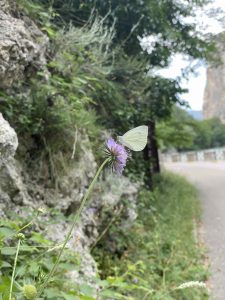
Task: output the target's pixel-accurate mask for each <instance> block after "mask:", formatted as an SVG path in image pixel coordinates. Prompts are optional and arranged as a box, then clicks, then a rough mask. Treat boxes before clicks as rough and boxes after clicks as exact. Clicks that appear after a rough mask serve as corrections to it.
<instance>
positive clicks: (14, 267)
mask: <svg viewBox="0 0 225 300" xmlns="http://www.w3.org/2000/svg"><path fill="white" fill-rule="evenodd" d="M20 243H21V239H20V238H19V240H18V244H17V248H16V256H15V259H14V265H13V272H12V277H11V283H10V290H9V300H11V299H12V290H13V284H14V279H15V272H16V265H17V260H18V255H19V251H20Z"/></svg>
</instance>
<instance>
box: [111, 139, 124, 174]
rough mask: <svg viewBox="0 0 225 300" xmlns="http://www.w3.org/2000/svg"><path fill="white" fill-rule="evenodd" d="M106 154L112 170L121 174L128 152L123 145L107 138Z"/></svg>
mask: <svg viewBox="0 0 225 300" xmlns="http://www.w3.org/2000/svg"><path fill="white" fill-rule="evenodd" d="M106 154H107V156H109V157H111V160H110V164H111V166H112V170H113V171H115V172H116V173H118V174H120V175H121V174H122V173H123V170H124V168H125V166H126V161H127V158H128V153H127V151H126V150H125V148H124V146H123V145H120V144H118V143H116V142H115V141H114V139H112V138H109V139H108V140H107V142H106Z"/></svg>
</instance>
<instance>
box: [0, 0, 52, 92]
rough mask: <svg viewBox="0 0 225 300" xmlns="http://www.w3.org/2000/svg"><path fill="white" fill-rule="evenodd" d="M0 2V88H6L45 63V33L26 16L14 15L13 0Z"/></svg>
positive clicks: (46, 41)
mask: <svg viewBox="0 0 225 300" xmlns="http://www.w3.org/2000/svg"><path fill="white" fill-rule="evenodd" d="M0 2H1V3H0V88H9V87H11V85H12V84H13V83H14V82H15V81H16V82H17V81H18V80H22V79H23V78H24V77H25V76H26V74H27V73H29V71H30V70H32V69H39V70H40V68H42V67H43V66H45V64H46V60H45V52H46V50H47V46H48V37H47V36H46V35H44V34H43V33H42V32H41V31H40V30H39V29H38V27H37V26H36V25H35V24H34V22H33V21H31V20H30V19H29V18H27V17H22V16H21V18H17V17H16V9H15V1H7V0H1V1H0ZM13 9H15V11H13Z"/></svg>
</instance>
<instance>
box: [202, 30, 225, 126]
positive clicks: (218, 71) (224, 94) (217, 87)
mask: <svg viewBox="0 0 225 300" xmlns="http://www.w3.org/2000/svg"><path fill="white" fill-rule="evenodd" d="M223 39H224V36H223V35H221V34H220V35H218V36H217V40H218V41H219V42H217V43H218V52H217V56H218V57H217V58H219V59H220V61H219V62H218V63H215V62H214V63H212V64H211V65H209V66H208V68H207V80H206V86H205V91H204V100H203V116H204V119H210V118H219V119H220V120H221V121H222V122H223V123H225V54H224V53H225V51H224V46H223V42H221V40H223Z"/></svg>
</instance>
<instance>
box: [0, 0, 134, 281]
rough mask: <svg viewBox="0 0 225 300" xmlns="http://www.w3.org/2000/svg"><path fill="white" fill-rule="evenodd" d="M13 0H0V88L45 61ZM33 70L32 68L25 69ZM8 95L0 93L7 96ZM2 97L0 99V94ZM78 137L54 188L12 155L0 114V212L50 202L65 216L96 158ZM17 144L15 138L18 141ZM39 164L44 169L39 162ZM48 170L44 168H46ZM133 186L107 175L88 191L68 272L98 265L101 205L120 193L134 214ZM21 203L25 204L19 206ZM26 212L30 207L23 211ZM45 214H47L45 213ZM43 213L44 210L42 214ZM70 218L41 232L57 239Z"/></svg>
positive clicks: (111, 205)
mask: <svg viewBox="0 0 225 300" xmlns="http://www.w3.org/2000/svg"><path fill="white" fill-rule="evenodd" d="M14 5H15V2H14V1H7V0H1V1H0V88H1V90H2V91H4V90H6V89H11V88H13V86H14V85H15V84H17V83H19V82H20V81H22V80H24V79H26V77H29V76H31V74H32V73H35V71H36V70H40V68H43V69H44V67H45V64H46V52H47V49H48V38H47V36H46V35H44V34H43V33H42V32H41V31H40V30H39V29H38V27H37V26H36V25H35V24H34V22H33V21H31V20H30V19H29V18H27V17H25V16H23V15H22V14H21V16H20V15H18V14H17V13H16V12H15V10H13V7H14ZM30 70H32V72H30ZM6 100H7V99H4V101H6ZM0 101H1V99H0ZM78 138H79V148H80V155H79V157H76V159H71V161H70V164H69V166H68V167H67V169H66V170H64V173H63V174H61V176H60V178H59V180H58V183H57V188H56V186H55V185H54V184H52V183H51V182H50V180H49V178H48V176H46V174H45V176H44V177H43V172H39V171H40V166H38V165H36V166H34V164H33V165H32V166H31V165H30V162H29V161H27V160H26V161H25V158H23V157H22V158H21V157H16V158H14V155H15V151H16V149H17V146H18V139H17V135H16V132H15V131H14V129H13V128H11V126H10V125H9V123H8V122H7V121H6V120H5V119H4V118H3V117H2V115H1V114H0V210H1V213H0V215H1V217H4V218H6V217H10V216H9V214H8V212H12V211H13V212H15V213H17V214H19V215H22V216H23V214H24V213H25V211H29V210H37V209H38V208H39V207H42V208H43V207H44V208H46V209H47V210H48V208H54V209H57V210H58V211H60V212H61V213H62V214H64V215H65V216H69V215H71V214H73V213H75V212H76V210H77V208H78V206H79V203H80V201H81V199H82V196H83V195H84V193H85V191H86V189H87V186H88V184H89V182H90V180H91V179H92V178H93V176H94V174H95V172H96V169H97V164H96V162H95V157H94V155H93V152H92V149H91V147H90V142H89V139H88V137H87V136H86V135H85V133H82V136H80V137H78ZM19 144H20V143H19ZM42 167H43V168H42V169H46V170H47V169H48V167H47V166H46V168H45V167H44V166H42ZM46 172H47V171H46ZM136 196H137V187H136V186H135V185H134V184H131V183H130V182H129V180H128V179H127V178H125V177H120V178H115V177H112V176H107V179H105V180H100V181H99V182H98V185H97V186H96V189H95V190H94V192H93V194H92V202H91V204H90V205H89V207H87V208H86V209H85V210H84V212H83V214H82V217H81V220H80V222H79V226H78V228H76V230H75V232H74V233H73V237H72V238H71V240H70V242H69V247H70V248H71V249H72V250H73V251H74V252H75V253H78V254H80V257H81V262H80V269H79V270H74V271H72V272H71V277H72V278H73V279H74V280H76V281H78V280H82V274H83V275H85V276H87V277H91V276H92V275H94V274H95V273H96V272H97V266H96V263H95V260H94V258H93V257H92V255H91V251H90V248H91V247H92V245H94V244H95V242H96V240H97V239H98V237H99V235H100V234H101V232H99V227H100V225H101V222H102V219H101V217H100V215H101V213H100V212H101V211H102V210H103V209H108V210H109V211H111V212H112V213H113V211H114V210H117V208H118V206H121V204H120V203H119V202H120V200H121V198H124V197H125V198H126V199H127V200H128V201H127V203H129V206H127V207H124V209H123V214H124V219H125V221H124V224H125V226H127V224H129V223H132V222H133V221H134V219H135V218H136V205H135V203H136ZM24 208H26V210H24ZM28 213H29V212H28ZM49 217H50V216H49ZM44 218H46V216H45V217H44ZM69 226H70V222H69V221H68V220H66V218H65V219H64V220H63V221H61V222H57V224H54V225H52V226H49V227H48V229H47V230H46V235H47V236H48V237H49V238H50V239H52V240H53V241H57V242H61V241H62V240H63V238H64V237H65V235H66V233H67V231H68V228H69Z"/></svg>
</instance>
